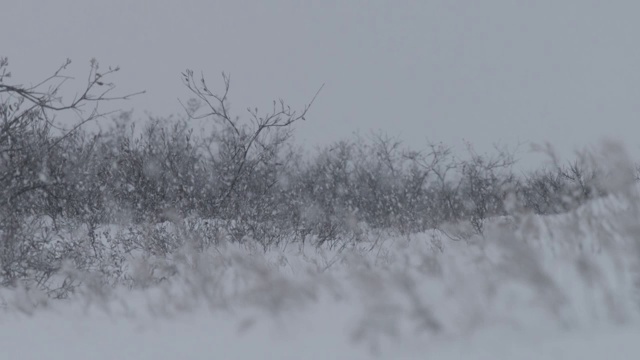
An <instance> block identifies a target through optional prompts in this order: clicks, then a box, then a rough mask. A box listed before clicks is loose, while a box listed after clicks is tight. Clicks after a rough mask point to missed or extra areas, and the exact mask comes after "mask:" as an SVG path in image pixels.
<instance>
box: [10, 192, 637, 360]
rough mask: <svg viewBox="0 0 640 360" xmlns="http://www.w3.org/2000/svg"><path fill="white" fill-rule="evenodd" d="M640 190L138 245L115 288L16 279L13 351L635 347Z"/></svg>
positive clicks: (492, 354)
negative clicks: (157, 251) (305, 237)
mask: <svg viewBox="0 0 640 360" xmlns="http://www.w3.org/2000/svg"><path fill="white" fill-rule="evenodd" d="M637 193H638V192H637V189H635V188H634V189H633V190H629V191H626V192H617V193H614V194H613V195H611V196H609V197H607V198H604V199H600V200H597V201H595V202H592V203H589V204H587V205H585V206H582V207H580V208H578V209H577V210H575V211H572V212H570V213H568V214H563V215H557V216H547V217H542V216H536V215H530V214H518V215H514V216H511V217H505V218H501V219H493V220H489V221H487V223H486V224H485V227H484V228H485V231H484V234H483V235H482V236H480V235H472V236H464V234H466V232H465V231H463V230H460V229H463V228H464V226H463V225H457V226H449V227H446V228H443V229H444V230H432V231H428V232H424V233H419V234H412V235H399V234H396V233H393V232H390V231H388V232H375V231H373V230H369V231H367V232H365V233H364V234H363V235H361V236H360V237H359V238H360V239H361V240H360V241H358V242H354V241H351V240H348V241H347V240H345V241H343V242H336V243H332V244H327V245H326V246H324V247H320V248H317V247H313V246H310V245H308V243H307V244H306V245H303V244H301V243H299V242H292V243H288V244H284V243H283V244H281V245H279V246H277V247H275V246H274V247H271V248H270V249H268V250H267V251H264V249H263V247H262V246H260V245H257V244H256V245H254V244H252V243H244V244H238V243H229V242H226V241H224V239H222V240H220V239H216V240H215V241H211V242H210V244H215V245H212V246H209V247H205V250H202V247H201V245H202V244H201V243H197V244H196V243H195V240H194V239H195V237H194V238H193V239H189V240H187V241H185V242H184V245H183V246H182V247H181V248H179V249H178V250H176V251H172V252H170V253H169V254H168V255H166V256H164V255H163V256H160V255H155V256H151V255H148V254H147V255H145V256H142V254H141V253H131V254H130V256H129V257H128V258H127V260H126V261H127V264H126V266H125V267H124V268H125V269H126V274H124V275H122V279H124V280H123V281H120V282H117V285H116V286H115V287H113V288H111V287H105V286H103V285H102V283H100V282H99V281H94V282H92V281H91V280H92V278H91V277H90V276H89V275H86V276H87V278H84V279H83V284H84V285H83V286H80V287H78V291H77V292H76V294H75V295H73V296H72V297H71V298H70V299H68V300H50V299H48V298H47V297H45V296H43V295H41V294H38V293H36V292H34V291H27V290H24V289H17V290H12V291H8V290H3V293H2V302H3V307H4V310H3V312H2V317H1V318H0V349H2V353H1V354H2V356H0V357H1V358H7V359H41V358H47V359H58V358H59V359H76V358H77V359H86V358H92V359H112V358H118V359H126V358H136V359H183V358H186V359H211V358H216V359H218V358H220V359H248V358H250V359H253V358H273V359H287V358H291V359H293V358H295V359H300V358H305V359H308V358H312V359H313V358H317V359H326V358H341V359H359V358H361V359H368V358H371V357H372V356H378V357H380V358H388V359H400V358H415V359H425V358H434V359H450V358H452V359H453V358H465V359H466V358H478V359H485V358H486V359H498V358H504V359H515V358H517V359H540V358H544V359H549V358H576V359H578V358H580V359H590V358H594V359H595V358H602V357H604V356H608V357H613V358H616V359H622V358H628V359H631V358H637V356H638V355H639V354H640V346H639V345H637V341H636V339H637V338H638V337H637V336H638V335H639V334H640V326H639V322H638V315H639V310H640V240H639V239H640V225H638V224H640V207H639V206H640V202H639V201H638V194H637ZM168 229H169V230H165V231H173V232H174V233H175V234H176V236H179V235H181V234H182V235H184V234H185V233H182V232H180V229H178V228H175V227H168ZM456 229H458V230H459V231H456ZM119 230H120V229H118V228H117V227H110V228H109V229H108V231H112V232H117V231H119ZM105 231H106V230H105ZM104 234H105V233H104V232H103V235H104ZM461 234H462V235H461ZM104 236H106V235H104ZM185 236H186V235H185ZM329 245H331V246H329Z"/></svg>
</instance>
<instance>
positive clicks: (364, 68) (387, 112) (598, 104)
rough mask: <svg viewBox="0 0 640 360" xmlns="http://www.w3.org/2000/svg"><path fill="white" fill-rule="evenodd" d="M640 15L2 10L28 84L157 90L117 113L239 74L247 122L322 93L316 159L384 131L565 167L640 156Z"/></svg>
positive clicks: (12, 2) (528, 5) (398, 4)
mask: <svg viewBox="0 0 640 360" xmlns="http://www.w3.org/2000/svg"><path fill="white" fill-rule="evenodd" d="M639 16H640V2H639V1H637V0H636V1H602V0H599V1H592V0H565V1H562V0H555V1H514V0H483V1H453V0H442V1H428V0H424V1H406V0H394V1H381V0H370V1H363V0H342V1H338V0H322V1H319V0H318V1H288V0H273V1H240V0H232V1H215V0H209V1H205V0H202V1H196V0H193V1H188V0H181V1H161V0H109V1H107V0H105V1H87V0H56V1H33V0H8V1H7V0H5V1H2V4H1V5H0V56H8V57H9V58H10V61H11V68H12V69H13V72H14V76H15V79H16V80H21V81H25V82H29V81H35V80H38V79H40V78H41V77H43V76H44V75H47V74H49V73H50V72H51V71H52V70H53V69H55V67H56V66H57V65H58V64H60V63H61V62H62V61H64V59H65V58H67V57H70V58H72V59H73V60H74V61H75V63H74V66H73V72H74V73H75V74H77V75H79V76H81V75H84V74H85V73H86V70H87V69H88V67H87V65H88V60H89V59H90V58H91V57H96V58H97V59H98V60H99V61H100V63H101V64H102V65H105V66H106V65H108V64H112V65H120V66H121V67H122V71H121V72H120V74H119V75H118V76H117V77H116V78H115V79H114V80H115V81H116V82H117V84H118V86H119V88H120V89H121V90H123V91H124V90H131V91H135V90H140V89H146V90H147V91H148V93H147V94H146V95H144V96H140V97H138V98H136V99H135V100H132V101H130V102H129V103H126V104H122V105H123V107H125V108H134V109H136V111H137V112H136V114H137V115H138V116H140V117H143V116H144V111H145V110H147V111H150V112H151V113H153V114H156V115H168V114H171V113H178V112H180V111H181V109H180V107H179V104H178V102H177V98H178V97H181V98H184V97H186V96H187V95H188V94H187V93H186V92H185V90H184V89H183V87H182V85H181V83H180V72H181V71H183V70H184V69H185V68H192V69H194V70H196V71H200V70H202V71H204V72H205V74H206V75H207V77H208V78H209V79H210V80H209V81H210V83H211V84H214V83H215V84H219V83H220V82H219V81H218V80H219V73H220V72H221V71H226V72H228V73H230V74H231V76H232V87H233V88H232V91H233V92H232V100H234V102H233V105H234V109H236V110H238V111H241V110H242V109H244V108H246V106H247V105H258V106H262V107H264V106H267V105H268V104H270V101H271V100H272V99H273V98H280V97H281V98H284V99H286V100H287V101H288V102H290V103H291V104H292V105H294V106H298V105H300V106H301V105H303V104H304V103H305V102H306V101H308V100H309V99H310V98H311V97H312V95H313V94H314V93H315V91H316V90H317V89H318V88H319V87H320V85H321V84H323V83H326V86H325V88H324V90H323V93H322V94H321V96H320V98H319V99H318V101H317V103H316V104H315V107H314V108H313V110H312V113H311V115H310V116H309V120H308V121H307V122H306V123H304V124H300V125H299V126H298V130H297V141H298V142H300V143H302V144H307V145H309V147H311V146H312V145H314V144H315V145H317V144H326V143H328V142H330V141H333V140H337V139H339V138H344V137H348V136H350V135H351V133H352V132H353V131H357V130H359V131H360V132H361V133H363V134H367V133H368V132H369V131H370V130H382V131H385V132H388V133H390V134H392V135H397V136H399V137H401V138H403V139H405V140H406V141H407V142H408V143H410V144H412V145H415V146H420V145H421V144H423V143H424V141H425V139H430V140H432V141H443V142H445V143H448V144H451V145H454V146H456V147H457V148H459V149H461V148H462V147H463V145H462V140H463V139H465V140H469V141H471V142H472V143H474V144H475V146H476V148H477V149H479V150H480V151H484V150H487V149H490V146H491V144H492V143H494V142H496V141H501V142H503V143H506V144H515V143H517V142H525V143H526V142H528V141H534V142H543V141H550V142H551V143H552V144H554V145H555V146H556V147H557V149H558V150H559V151H560V153H561V154H563V155H565V156H570V155H571V151H572V149H574V148H575V147H580V146H585V145H589V144H595V143H597V141H598V140H599V139H601V138H603V137H613V138H616V139H621V140H622V141H624V142H626V144H627V145H628V147H629V150H630V151H631V152H632V153H633V154H634V155H637V154H640V151H639V150H638V145H639V144H640V141H638V129H639V126H638V125H637V124H638V113H639V112H640V71H639V70H640V46H639V45H638V43H640V41H639V36H638V35H639V34H640V20H638V19H639ZM527 149H528V148H527V147H526V146H525V147H523V150H525V151H526V150H527ZM521 157H523V159H524V161H525V162H529V163H532V164H533V163H534V162H536V161H538V160H539V159H538V158H537V157H534V156H531V155H526V154H523V155H522V156H521Z"/></svg>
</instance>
